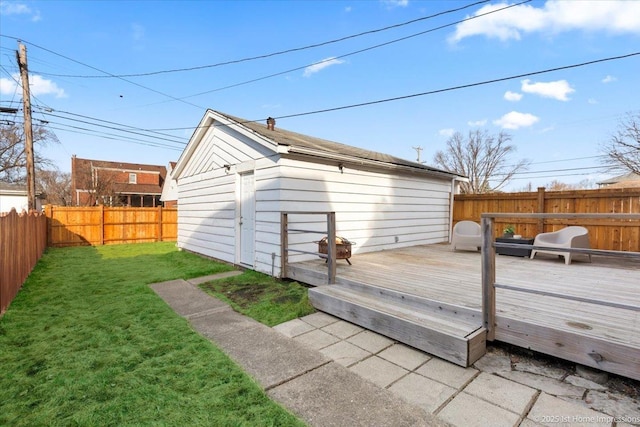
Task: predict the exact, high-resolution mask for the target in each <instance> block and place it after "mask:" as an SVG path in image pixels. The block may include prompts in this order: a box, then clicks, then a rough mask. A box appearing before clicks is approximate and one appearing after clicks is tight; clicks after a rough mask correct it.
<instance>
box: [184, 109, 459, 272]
mask: <svg viewBox="0 0 640 427" xmlns="http://www.w3.org/2000/svg"><path fill="white" fill-rule="evenodd" d="M407 145H408V143H407ZM173 177H174V178H175V179H176V180H177V187H178V247H180V248H181V249H184V250H188V251H192V252H196V253H200V254H203V255H206V256H209V257H213V258H216V259H219V260H222V261H226V262H229V263H233V264H236V265H241V266H244V267H248V268H251V269H253V270H256V271H260V272H263V273H267V274H271V275H274V276H276V277H279V276H280V272H281V262H280V261H281V256H280V254H281V247H280V246H281V213H282V212H301V211H304V212H335V213H336V229H337V234H338V235H340V236H344V237H346V238H348V239H349V240H350V241H354V242H356V245H355V246H354V247H353V252H354V253H358V252H360V253H362V252H370V251H380V250H385V249H393V248H400V247H406V246H414V245H423V244H432V243H441V242H448V241H449V238H450V230H451V221H452V207H453V195H454V194H455V193H456V191H457V186H458V181H459V180H460V179H464V178H462V177H460V176H459V175H456V174H453V173H450V172H446V171H443V170H438V169H435V168H432V167H429V166H426V165H423V164H420V163H415V162H411V161H408V160H403V159H400V158H397V157H393V156H389V155H386V154H381V153H377V152H374V151H369V150H366V149H361V148H356V147H352V146H348V145H344V144H339V143H336V142H331V141H327V140H323V139H319V138H315V137H311V136H307V135H301V134H298V133H295V132H291V131H287V130H284V129H280V128H278V127H277V126H275V120H274V119H271V118H270V119H269V120H268V124H266V125H265V124H263V123H257V122H251V121H246V120H242V119H239V118H237V117H232V116H229V115H227V114H223V113H220V112H217V111H212V110H207V112H206V113H205V115H204V117H203V118H202V120H201V122H200V124H199V125H198V128H197V130H196V131H195V132H194V134H193V136H192V137H191V139H190V141H189V144H188V145H187V147H186V148H185V150H184V152H183V153H182V155H181V156H180V159H179V160H178V162H177V165H176V167H175V170H174V171H173ZM297 220H298V221H300V222H301V223H303V222H304V224H303V225H302V228H305V229H309V228H311V229H314V230H315V229H317V230H319V231H322V230H323V229H324V230H325V231H326V221H325V220H324V219H323V218H321V217H317V218H314V219H305V218H304V216H301V217H300V218H298V219H297ZM323 221H325V222H323ZM323 227H324V228H323ZM321 237H322V236H321V235H316V236H314V238H315V239H316V240H320V238H321ZM300 239H302V240H300ZM304 239H306V240H304ZM304 239H303V238H302V237H300V238H299V240H296V238H294V237H292V238H291V239H290V242H291V245H292V247H296V245H297V248H298V249H304V251H308V252H314V251H316V252H317V246H316V247H315V248H316V249H314V246H313V243H312V242H311V240H310V238H309V237H305V238H304ZM315 243H317V242H315ZM304 251H303V252H304ZM310 257H317V255H315V254H309V253H307V254H304V253H300V252H298V253H297V255H294V256H292V257H290V261H292V260H293V261H295V260H304V259H309V258H310Z"/></svg>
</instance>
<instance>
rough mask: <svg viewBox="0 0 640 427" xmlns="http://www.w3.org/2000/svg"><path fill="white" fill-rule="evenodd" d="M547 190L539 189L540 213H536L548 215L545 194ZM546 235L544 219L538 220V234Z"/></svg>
mask: <svg viewBox="0 0 640 427" xmlns="http://www.w3.org/2000/svg"><path fill="white" fill-rule="evenodd" d="M544 191H545V188H544V187H538V211H537V212H536V213H542V214H543V213H546V212H545V210H544V204H545V203H544V198H545V194H544ZM540 233H544V218H540V219H539V220H538V232H537V233H536V234H540Z"/></svg>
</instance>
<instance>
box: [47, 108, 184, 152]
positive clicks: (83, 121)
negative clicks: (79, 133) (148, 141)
mask: <svg viewBox="0 0 640 427" xmlns="http://www.w3.org/2000/svg"><path fill="white" fill-rule="evenodd" d="M45 114H46V115H47V116H51V117H57V118H59V119H63V120H69V121H73V122H78V123H84V124H89V125H91V126H97V127H102V128H106V129H111V130H117V131H119V132H126V133H131V134H133V135H140V136H145V137H150V136H149V135H145V134H144V133H141V132H135V131H133V130H128V129H122V128H117V127H114V126H107V125H102V124H98V123H92V122H88V121H86V120H80V119H72V118H69V117H64V116H60V115H57V114H52V113H45ZM153 138H155V139H161V140H164V141H168V142H172V143H174V144H181V145H183V146H185V145H187V144H186V143H185V142H183V141H176V140H173V139H169V138H163V137H157V136H155V137H153Z"/></svg>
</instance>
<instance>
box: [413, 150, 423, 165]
mask: <svg viewBox="0 0 640 427" xmlns="http://www.w3.org/2000/svg"><path fill="white" fill-rule="evenodd" d="M411 148H413V149H414V150H416V152H417V153H418V160H417V162H418V163H424V162H421V161H420V153H421V152H422V150H424V148H422V147H420V146H417V147H411Z"/></svg>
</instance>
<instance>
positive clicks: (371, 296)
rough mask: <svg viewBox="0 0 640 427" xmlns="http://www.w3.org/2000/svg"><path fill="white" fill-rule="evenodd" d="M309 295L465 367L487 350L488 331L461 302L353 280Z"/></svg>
mask: <svg viewBox="0 0 640 427" xmlns="http://www.w3.org/2000/svg"><path fill="white" fill-rule="evenodd" d="M309 300H310V301H311V303H312V304H313V306H314V307H315V308H317V309H318V310H321V311H324V312H326V313H329V314H332V315H334V316H336V317H339V318H341V319H344V320H346V321H349V322H351V323H354V324H356V325H359V326H362V327H364V328H366V329H369V330H372V331H375V332H378V333H380V334H382V335H386V336H388V337H389V338H392V339H395V340H397V341H399V342H402V343H404V344H407V345H410V346H412V347H415V348H417V349H420V350H423V351H426V352H428V353H431V354H433V355H435V356H438V357H440V358H442V359H445V360H448V361H450V362H453V363H455V364H457V365H460V366H465V367H466V366H469V365H471V364H473V363H474V362H475V361H476V360H478V359H479V358H480V357H482V356H483V355H484V353H485V351H486V347H485V345H486V330H485V329H484V328H483V327H482V326H481V322H480V320H479V319H476V318H475V317H473V316H475V314H474V315H473V316H470V315H469V313H467V312H466V311H465V310H464V309H463V308H460V307H454V306H451V305H446V304H442V303H439V302H437V301H431V300H427V299H425V298H421V297H418V296H415V295H410V294H405V293H402V292H397V291H392V290H389V289H383V288H378V287H376V286H369V285H360V284H357V283H353V282H352V283H344V284H336V285H323V286H318V287H316V288H312V289H309Z"/></svg>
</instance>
